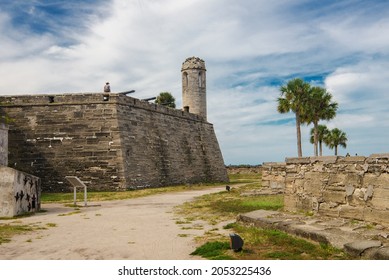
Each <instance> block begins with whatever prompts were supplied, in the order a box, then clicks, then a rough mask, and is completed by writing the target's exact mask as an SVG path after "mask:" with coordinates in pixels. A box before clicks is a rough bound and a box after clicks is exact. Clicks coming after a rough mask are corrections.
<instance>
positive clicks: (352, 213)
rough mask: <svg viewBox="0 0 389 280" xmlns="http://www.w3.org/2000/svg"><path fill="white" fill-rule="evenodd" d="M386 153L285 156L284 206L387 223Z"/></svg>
mask: <svg viewBox="0 0 389 280" xmlns="http://www.w3.org/2000/svg"><path fill="white" fill-rule="evenodd" d="M388 162H389V154H374V155H371V156H369V157H361V156H355V157H336V156H330V157H307V158H287V159H286V179H285V183H286V189H285V199H284V204H285V206H284V209H285V210H287V211H301V210H303V211H316V212H318V213H319V214H323V215H327V216H334V217H344V218H350V219H357V220H364V221H368V222H376V223H382V224H389V215H388V214H389V174H388V173H389V167H388Z"/></svg>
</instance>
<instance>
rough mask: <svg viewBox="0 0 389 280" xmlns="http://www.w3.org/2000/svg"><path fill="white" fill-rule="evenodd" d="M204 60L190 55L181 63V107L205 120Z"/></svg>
mask: <svg viewBox="0 0 389 280" xmlns="http://www.w3.org/2000/svg"><path fill="white" fill-rule="evenodd" d="M205 71H206V69H205V62H204V60H202V59H200V58H198V57H190V58H187V59H186V60H185V62H184V63H182V68H181V72H182V107H183V108H184V110H186V111H189V112H191V113H193V114H197V115H199V116H201V117H203V118H204V120H207V98H206V78H205Z"/></svg>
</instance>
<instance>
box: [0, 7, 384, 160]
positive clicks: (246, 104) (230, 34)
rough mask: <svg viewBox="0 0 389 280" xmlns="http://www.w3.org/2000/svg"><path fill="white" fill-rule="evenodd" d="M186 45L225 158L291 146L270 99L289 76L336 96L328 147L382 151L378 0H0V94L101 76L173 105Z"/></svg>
mask: <svg viewBox="0 0 389 280" xmlns="http://www.w3.org/2000/svg"><path fill="white" fill-rule="evenodd" d="M191 56H198V57H200V58H202V59H204V60H205V63H206V67H207V100H208V120H209V121H210V122H211V123H213V124H214V127H215V131H216V134H217V137H218V140H219V144H220V146H221V149H222V153H223V156H224V160H225V163H226V164H261V163H262V162H268V161H283V160H284V159H285V157H293V156H296V155H297V147H296V133H295V122H294V115H293V114H292V113H290V114H279V113H277V102H276V99H277V98H278V97H279V95H280V91H279V88H280V86H281V85H283V84H285V83H287V81H288V80H290V79H292V78H296V77H299V78H302V79H304V80H305V81H307V82H310V83H311V84H312V85H320V86H324V87H326V88H327V89H328V90H329V91H330V92H331V93H332V94H333V98H334V101H336V102H338V103H339V110H338V114H337V116H336V118H335V119H334V120H332V121H330V122H328V123H323V124H326V125H327V126H328V127H329V128H334V127H337V128H339V129H341V130H343V131H344V132H346V134H347V136H348V139H349V140H348V142H347V148H346V149H343V148H340V150H339V154H341V155H344V154H346V153H347V152H349V153H350V154H351V155H354V154H355V153H358V155H370V154H372V153H383V152H389V147H388V143H389V2H388V1H386V0H382V1H379V0H372V1H363V0H333V1H332V0H317V1H313V0H274V1H268V0H240V1H235V0H223V1H222V0H185V1H179V0H62V1H61V0H30V1H25V0H13V1H9V0H0V77H1V82H0V95H9V94H15V95H16V94H43V93H71V92H101V91H102V87H103V85H104V83H105V82H106V81H109V82H110V83H111V89H112V91H113V92H119V91H126V90H131V89H135V90H136V92H135V93H134V94H133V97H136V98H146V97H151V96H156V95H158V94H159V93H160V92H162V91H169V92H171V93H172V94H173V95H174V96H175V97H176V100H177V102H176V103H177V106H178V108H181V72H180V69H181V65H182V62H183V61H184V60H185V59H186V58H187V57H191ZM310 128H311V127H307V126H304V127H303V128H302V136H303V155H304V156H310V155H312V154H313V146H312V145H311V144H310V143H309V130H310ZM324 154H325V155H332V154H333V150H329V149H327V148H325V149H324Z"/></svg>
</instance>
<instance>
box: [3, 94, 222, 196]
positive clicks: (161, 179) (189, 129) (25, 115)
mask: <svg viewBox="0 0 389 280" xmlns="http://www.w3.org/2000/svg"><path fill="white" fill-rule="evenodd" d="M0 104H2V107H1V110H2V111H3V113H6V114H7V115H8V116H9V117H10V118H11V119H12V123H11V124H10V131H9V166H11V167H14V168H17V169H18V170H21V171H24V172H27V173H30V174H34V175H35V176H38V177H40V178H41V180H42V189H43V191H64V190H66V189H67V188H68V187H69V186H68V185H67V182H66V180H65V176H69V175H70V176H77V177H79V178H80V179H81V180H82V181H84V182H87V183H88V187H89V188H90V189H94V190H107V189H110V190H125V189H128V188H140V187H156V186H163V185H172V184H181V183H196V182H209V181H213V182H215V181H220V182H223V181H227V180H228V178H227V172H226V169H225V166H224V162H223V157H222V154H221V151H220V148H219V144H218V141H217V138H216V135H215V133H214V129H213V125H212V124H210V123H208V122H206V121H204V119H203V118H201V117H200V116H198V115H195V114H191V113H189V112H185V111H181V110H176V109H170V108H168V107H165V106H159V105H156V104H151V103H149V102H147V101H141V100H139V99H135V98H131V97H128V96H125V95H122V94H117V93H85V94H62V95H50V96H49V95H37V96H31V95H28V96H27V95H26V96H2V97H0Z"/></svg>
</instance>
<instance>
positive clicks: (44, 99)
mask: <svg viewBox="0 0 389 280" xmlns="http://www.w3.org/2000/svg"><path fill="white" fill-rule="evenodd" d="M0 104H1V105H0V106H1V107H31V106H37V107H39V106H51V107H53V108H54V107H57V106H64V105H92V104H95V105H96V104H120V105H124V106H129V107H134V108H138V109H143V110H147V111H152V112H156V113H160V114H166V115H171V116H174V117H178V118H185V119H188V120H192V121H205V120H204V118H202V117H201V116H199V115H196V114H193V113H190V112H186V111H184V110H179V109H174V108H171V107H167V106H162V105H158V104H155V103H150V102H148V101H144V100H141V99H137V98H133V97H131V96H126V95H124V94H119V93H106V92H104V93H101V92H100V93H63V94H41V95H13V96H8V95H4V96H0Z"/></svg>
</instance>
